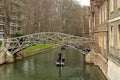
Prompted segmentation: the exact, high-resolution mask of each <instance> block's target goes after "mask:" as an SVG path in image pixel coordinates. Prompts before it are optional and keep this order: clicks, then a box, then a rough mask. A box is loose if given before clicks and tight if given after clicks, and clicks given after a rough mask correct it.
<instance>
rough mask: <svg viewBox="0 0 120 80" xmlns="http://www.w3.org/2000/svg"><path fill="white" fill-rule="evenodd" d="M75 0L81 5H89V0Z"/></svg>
mask: <svg viewBox="0 0 120 80" xmlns="http://www.w3.org/2000/svg"><path fill="white" fill-rule="evenodd" d="M77 1H79V2H80V3H81V4H82V5H87V6H89V5H90V0H77Z"/></svg>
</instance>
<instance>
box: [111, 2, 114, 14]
mask: <svg viewBox="0 0 120 80" xmlns="http://www.w3.org/2000/svg"><path fill="white" fill-rule="evenodd" d="M113 11H114V0H110V12H113Z"/></svg>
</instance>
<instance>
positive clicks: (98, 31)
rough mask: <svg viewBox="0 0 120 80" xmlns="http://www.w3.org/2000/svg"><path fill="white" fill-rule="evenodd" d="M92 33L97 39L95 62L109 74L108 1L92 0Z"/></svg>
mask: <svg viewBox="0 0 120 80" xmlns="http://www.w3.org/2000/svg"><path fill="white" fill-rule="evenodd" d="M90 5H91V9H90V12H91V16H90V34H91V37H92V38H94V39H95V52H96V53H97V54H96V55H95V64H97V65H99V66H100V68H101V70H102V71H103V73H104V74H105V75H107V54H108V36H107V35H108V24H107V22H108V16H107V15H108V1H107V0H91V4H90Z"/></svg>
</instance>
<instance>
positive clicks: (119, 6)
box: [117, 0, 120, 9]
mask: <svg viewBox="0 0 120 80" xmlns="http://www.w3.org/2000/svg"><path fill="white" fill-rule="evenodd" d="M117 8H118V9H119V8H120V0H117Z"/></svg>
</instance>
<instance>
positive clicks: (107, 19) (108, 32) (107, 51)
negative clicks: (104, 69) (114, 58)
mask: <svg viewBox="0 0 120 80" xmlns="http://www.w3.org/2000/svg"><path fill="white" fill-rule="evenodd" d="M107 20H109V0H107ZM108 55H109V22H108V21H107V62H108Z"/></svg>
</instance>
